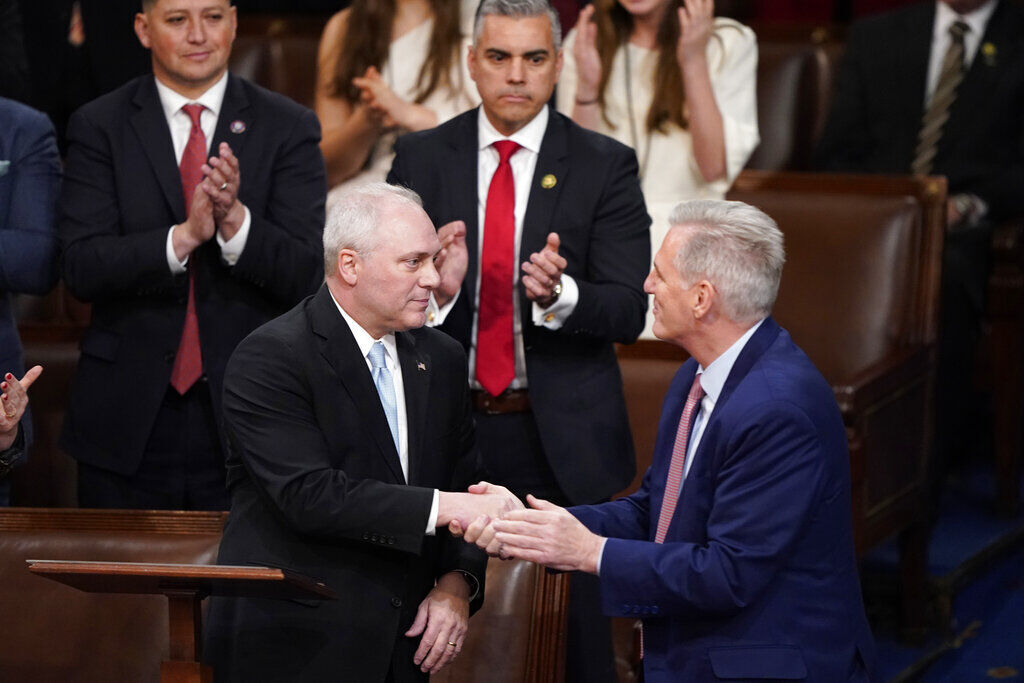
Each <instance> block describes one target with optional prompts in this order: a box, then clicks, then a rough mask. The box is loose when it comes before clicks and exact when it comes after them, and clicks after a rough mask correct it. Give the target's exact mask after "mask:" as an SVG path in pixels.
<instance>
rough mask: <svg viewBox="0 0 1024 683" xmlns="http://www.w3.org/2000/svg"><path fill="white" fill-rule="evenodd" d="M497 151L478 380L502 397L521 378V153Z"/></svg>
mask: <svg viewBox="0 0 1024 683" xmlns="http://www.w3.org/2000/svg"><path fill="white" fill-rule="evenodd" d="M494 148H495V149H496V150H498V169H497V170H496V171H495V172H494V176H493V177H492V178H491V186H490V188H489V189H488V190H487V207H486V209H485V210H484V248H483V255H482V256H481V258H480V311H479V316H478V318H477V322H478V324H477V332H476V379H477V381H478V382H480V385H481V386H482V387H483V388H484V389H486V390H487V393H489V394H491V395H492V396H497V395H498V394H500V393H501V392H503V391H504V390H505V389H506V387H508V385H509V384H510V383H511V382H512V380H513V379H514V378H515V376H516V368H515V357H514V353H513V347H512V303H513V298H512V297H514V296H515V289H514V288H513V287H512V283H513V276H514V275H515V236H516V219H515V206H516V188H515V182H514V180H513V178H512V167H511V166H510V165H509V163H508V160H509V158H510V157H511V156H512V155H513V154H515V153H516V150H518V149H519V144H518V143H515V142H512V141H511V140H499V141H498V142H495V143H494Z"/></svg>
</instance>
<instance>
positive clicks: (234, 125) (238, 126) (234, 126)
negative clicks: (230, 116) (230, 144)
mask: <svg viewBox="0 0 1024 683" xmlns="http://www.w3.org/2000/svg"><path fill="white" fill-rule="evenodd" d="M231 132H232V133H244V132H245V121H242V120H241V119H235V120H234V121H232V122H231Z"/></svg>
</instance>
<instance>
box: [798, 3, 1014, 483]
mask: <svg viewBox="0 0 1024 683" xmlns="http://www.w3.org/2000/svg"><path fill="white" fill-rule="evenodd" d="M1022 35H1024V8H1022V7H1021V6H1020V4H1019V3H1014V2H1009V1H1007V0H938V1H931V2H922V3H918V4H914V5H909V6H907V7H902V8H899V9H896V10H894V11H891V12H887V13H885V14H880V15H878V16H874V17H869V18H867V19H864V20H862V21H860V22H858V23H856V24H854V25H853V26H852V27H851V29H850V34H849V40H848V41H847V45H846V49H845V52H844V56H843V62H842V66H841V69H840V71H839V74H838V77H837V79H836V88H835V97H834V100H833V103H832V109H831V112H830V114H829V119H828V122H827V124H826V126H825V130H824V133H823V135H822V139H821V141H820V143H819V145H818V149H817V150H816V155H817V162H818V166H819V167H820V168H821V169H823V170H832V171H853V172H865V173H911V172H913V173H930V174H935V175H944V176H946V177H947V179H948V181H949V192H950V196H949V200H948V206H947V212H946V213H947V217H948V225H947V234H946V242H945V253H944V255H943V273H942V280H943V282H942V317H941V332H940V338H939V361H938V362H939V372H938V386H937V396H938V402H937V409H938V416H937V421H936V422H937V425H938V428H939V433H938V439H937V443H938V445H939V457H940V464H939V466H938V467H935V468H933V470H934V472H936V473H937V474H938V475H939V476H940V477H941V475H942V474H944V473H945V471H946V469H947V465H946V464H945V463H948V462H949V460H950V459H951V458H952V457H953V455H954V454H956V453H958V452H963V451H965V450H970V449H971V448H972V447H973V446H974V445H975V444H976V443H977V437H976V434H977V430H976V429H975V430H972V429H970V427H969V419H968V418H969V417H970V411H969V410H965V402H964V391H965V387H966V388H967V389H969V387H970V386H971V368H972V364H971V362H970V359H971V358H972V357H973V355H974V348H975V342H976V340H977V336H978V333H979V331H980V324H979V323H980V320H981V314H982V312H983V310H984V303H985V292H986V288H987V281H988V273H989V258H988V255H989V251H990V244H991V236H992V226H993V223H996V222H999V221H1002V220H1005V219H1007V218H1012V217H1015V216H1022V215H1024V192H1021V188H1024V116H1021V112H1022V111H1024V41H1022V39H1021V36H1022Z"/></svg>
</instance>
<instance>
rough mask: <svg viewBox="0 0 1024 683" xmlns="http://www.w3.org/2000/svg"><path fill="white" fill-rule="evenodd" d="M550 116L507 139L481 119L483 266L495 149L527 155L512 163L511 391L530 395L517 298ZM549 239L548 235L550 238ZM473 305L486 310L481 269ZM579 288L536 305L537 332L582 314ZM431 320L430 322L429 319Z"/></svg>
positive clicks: (436, 321)
mask: <svg viewBox="0 0 1024 683" xmlns="http://www.w3.org/2000/svg"><path fill="white" fill-rule="evenodd" d="M549 116H550V114H549V112H548V108H547V105H545V106H544V108H543V109H541V111H540V112H539V113H538V114H537V115H536V116H535V117H533V119H532V120H531V121H530V122H529V123H527V124H526V125H525V126H523V127H522V128H520V129H519V130H517V131H516V132H515V133H513V134H512V135H510V136H508V137H506V136H504V135H502V134H501V133H499V132H498V130H497V129H496V128H495V127H494V126H493V125H492V124H491V122H490V120H489V119H488V118H487V114H486V113H485V112H484V110H483V108H481V109H480V111H479V112H478V116H477V137H478V149H479V153H478V154H477V174H476V177H477V263H478V264H479V263H482V255H483V248H484V214H485V213H486V210H487V192H488V190H490V187H491V179H492V178H493V177H494V173H495V171H497V170H498V161H499V156H498V150H497V149H495V148H494V143H495V142H497V141H498V140H512V141H513V142H516V143H518V144H519V146H520V147H521V149H518V150H516V153H515V154H513V155H512V157H511V158H510V159H509V166H511V168H512V178H513V182H514V183H515V194H516V197H515V208H514V215H515V245H514V248H515V256H514V261H513V263H514V267H513V269H512V291H511V292H510V293H509V294H510V296H512V297H513V299H512V301H513V308H512V335H513V345H514V349H515V370H516V376H515V379H513V380H512V383H511V384H510V385H509V388H510V389H525V388H526V353H525V350H524V348H523V329H522V328H523V326H522V318H521V317H520V315H519V297H518V296H516V294H515V293H516V292H518V290H519V279H520V276H521V275H522V271H521V268H520V265H521V264H522V263H523V261H525V260H526V258H527V257H529V254H520V253H519V247H520V244H521V242H522V236H523V217H524V216H525V215H526V205H527V203H528V202H529V201H530V188H531V186H532V185H533V174H534V171H535V170H536V168H537V155H538V154H539V153H540V145H541V142H542V141H543V139H544V133H545V132H546V131H547V128H548V117H549ZM554 231H555V232H557V231H558V227H557V226H555V227H554ZM546 237H547V236H546V235H545V238H546ZM473 291H474V295H473V303H474V310H476V311H478V312H479V310H480V268H477V273H476V282H475V283H474V285H473ZM579 296H580V294H579V287H578V286H577V285H576V281H575V280H573V279H572V277H570V276H568V275H565V274H563V275H562V293H561V295H560V296H559V297H558V301H556V302H555V303H553V304H551V305H550V306H548V307H547V308H541V307H540V306H538V305H537V304H536V303H534V304H533V310H532V317H533V324H534V325H537V326H543V327H546V328H548V329H550V330H557V329H559V328H561V327H562V325H563V324H565V321H566V319H568V317H569V316H570V315H572V312H573V311H574V310H576V302H577V301H579ZM458 298H459V294H456V295H455V296H454V297H453V298H452V300H451V301H449V302H448V303H447V304H445V306H443V307H442V308H440V309H438V310H436V311H435V310H433V309H434V307H433V301H431V304H432V312H434V315H433V316H432V318H433V322H432V324H433V325H440V324H441V323H443V322H444V320H445V318H446V317H447V316H448V313H449V312H450V311H451V310H452V307H454V305H455V302H456V301H458ZM428 319H430V317H429V316H428ZM478 326H479V319H478V316H477V315H474V316H473V331H472V335H471V345H470V349H469V374H470V378H469V379H470V383H471V384H472V385H473V386H474V387H475V388H479V387H480V384H479V383H478V382H477V381H476V334H477V328H478Z"/></svg>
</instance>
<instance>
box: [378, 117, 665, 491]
mask: <svg viewBox="0 0 1024 683" xmlns="http://www.w3.org/2000/svg"><path fill="white" fill-rule="evenodd" d="M479 111H480V110H479V109H473V110H471V111H468V112H466V113H464V114H461V115H460V116H457V117H455V118H454V119H452V120H450V121H448V122H446V123H444V124H442V125H440V126H438V127H437V128H434V129H432V130H428V131H423V132H420V133H412V134H409V135H406V136H403V137H402V138H400V139H399V140H398V142H397V143H396V144H395V160H394V163H393V164H392V167H391V173H390V174H389V175H388V182H390V183H395V184H398V185H404V186H406V187H410V188H412V189H413V190H415V191H416V192H418V193H419V194H420V196H421V197H423V207H424V209H426V211H427V214H428V215H429V216H430V218H431V220H433V221H434V225H436V226H441V225H444V224H445V223H448V222H450V221H454V220H462V221H465V222H466V244H467V246H468V249H469V269H468V272H467V273H466V277H465V279H464V280H463V284H462V291H461V293H460V295H459V300H458V301H457V302H456V304H455V306H454V307H453V308H452V311H451V312H450V313H449V315H448V317H447V319H446V320H445V322H444V325H443V326H441V329H442V330H444V331H445V332H447V333H448V334H450V335H451V336H453V337H455V338H456V339H458V340H459V341H460V342H461V343H462V344H463V346H464V347H466V348H467V349H468V348H469V345H470V343H471V342H472V339H471V337H472V329H473V319H474V317H475V316H476V311H475V310H474V299H475V287H476V281H477V269H478V267H479V265H478V262H477V259H478V256H477V255H478V252H479V249H478V244H479V234H480V231H479V228H478V226H477V222H478V218H477V209H478V206H479V198H478V196H477V177H476V176H477V165H478V161H477V153H478V149H477V146H478V144H477V143H478V132H477V116H479ZM544 178H549V180H548V182H547V183H544V182H543V179H544ZM551 179H554V180H555V183H554V184H553V185H551V184H550V180H551ZM650 224H651V219H650V217H649V216H648V215H647V209H646V207H645V205H644V200H643V195H642V194H641V192H640V182H639V180H638V179H637V163H636V155H635V154H634V153H633V150H631V149H630V148H628V147H626V146H625V145H622V144H620V143H618V142H616V141H615V140H612V139H611V138H608V137H606V136H604V135H599V134H597V133H594V132H592V131H588V130H585V129H583V128H581V127H580V126H578V125H576V124H575V123H573V122H572V121H571V120H570V119H569V118H567V117H565V116H563V115H562V114H559V113H558V112H555V111H551V115H550V119H549V120H548V127H547V130H546V131H545V133H544V138H543V140H542V141H541V148H540V153H539V154H538V155H537V166H536V169H535V170H534V174H533V181H532V183H531V185H530V197H529V200H528V202H527V205H526V214H525V217H524V219H523V230H522V236H521V238H520V244H519V254H520V257H521V259H525V258H526V257H527V256H528V255H529V254H532V253H533V252H536V251H540V250H541V249H543V248H544V244H545V241H546V240H547V236H548V233H550V232H557V233H558V235H559V237H560V238H561V246H560V248H559V253H560V254H561V255H562V256H564V257H565V259H566V261H567V263H568V265H567V266H566V268H565V272H566V274H567V275H569V276H571V277H572V278H573V279H575V281H576V283H577V284H578V285H579V290H580V296H579V302H578V303H577V305H576V309H575V310H574V311H573V313H572V315H570V316H569V318H568V319H567V320H566V321H565V324H564V325H563V326H562V327H561V329H558V330H548V329H546V328H544V327H538V326H535V325H534V324H533V317H532V310H533V307H532V303H531V302H530V301H529V299H527V298H526V293H525V290H524V289H523V288H522V287H520V290H519V293H518V295H519V311H520V314H521V316H522V330H523V344H524V346H525V351H526V375H527V383H528V385H529V390H530V403H531V405H532V407H533V415H534V418H535V420H536V422H537V429H538V431H539V432H540V438H541V441H542V443H543V446H544V452H545V455H546V456H547V458H548V463H549V464H550V466H551V469H552V471H553V472H554V474H555V478H556V479H557V480H558V484H559V486H560V487H561V489H562V491H563V492H565V494H566V496H568V498H569V500H570V501H572V502H574V503H593V502H597V501H599V500H602V499H606V498H608V497H610V496H611V495H612V494H614V493H616V492H618V491H621V490H622V489H623V488H624V487H625V486H626V485H627V484H629V482H630V480H631V479H632V478H633V474H634V473H635V471H636V460H635V458H634V456H633V439H632V436H631V434H630V431H629V419H628V416H627V414H626V402H625V399H624V398H623V395H622V377H621V375H620V374H619V366H618V361H617V360H616V358H615V349H614V346H613V342H622V343H631V342H633V341H635V340H636V338H637V336H638V335H639V334H640V332H641V331H642V330H643V326H644V314H645V313H646V312H647V295H646V294H644V291H643V283H644V278H645V277H646V276H647V272H648V271H649V270H650V266H651V243H650V233H649V227H650ZM499 483H500V482H499Z"/></svg>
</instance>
